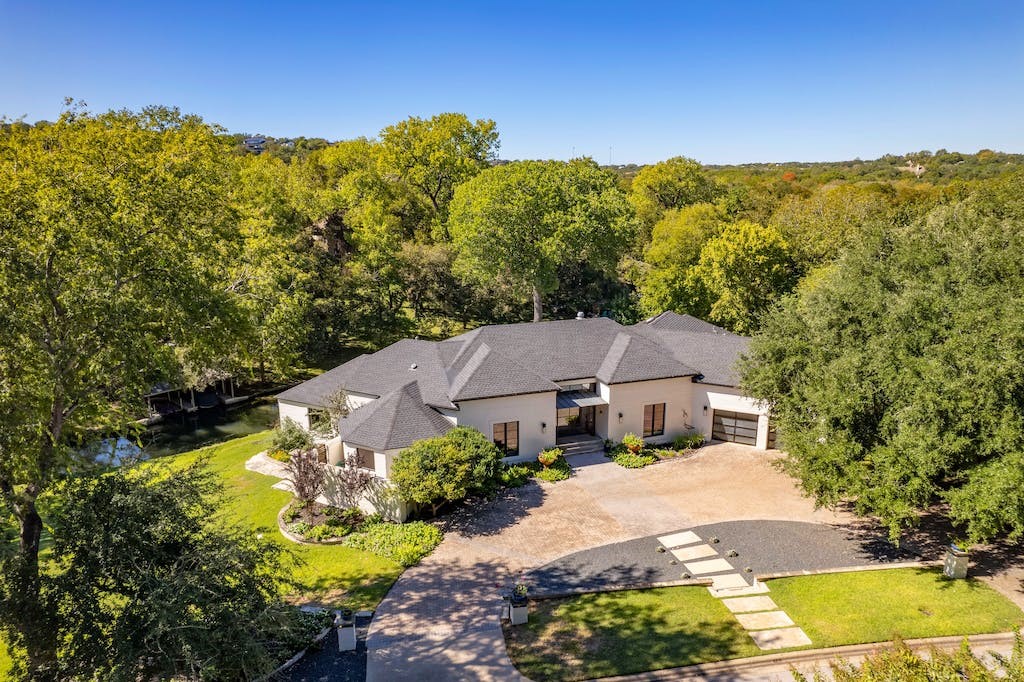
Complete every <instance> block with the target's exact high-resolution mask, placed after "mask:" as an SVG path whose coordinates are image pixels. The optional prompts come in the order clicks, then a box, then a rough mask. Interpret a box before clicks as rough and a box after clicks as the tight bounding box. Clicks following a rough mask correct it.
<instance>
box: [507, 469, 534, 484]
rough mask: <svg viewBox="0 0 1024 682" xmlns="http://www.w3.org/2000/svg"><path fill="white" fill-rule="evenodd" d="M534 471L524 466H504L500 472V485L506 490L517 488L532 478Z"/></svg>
mask: <svg viewBox="0 0 1024 682" xmlns="http://www.w3.org/2000/svg"><path fill="white" fill-rule="evenodd" d="M533 474H534V469H533V468H531V467H530V466H528V465H526V464H506V465H505V466H504V468H503V469H502V470H501V484H502V485H503V486H506V487H508V488H519V487H522V486H524V485H526V484H527V483H528V482H529V480H530V479H531V478H533Z"/></svg>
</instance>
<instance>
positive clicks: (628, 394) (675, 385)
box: [598, 377, 693, 443]
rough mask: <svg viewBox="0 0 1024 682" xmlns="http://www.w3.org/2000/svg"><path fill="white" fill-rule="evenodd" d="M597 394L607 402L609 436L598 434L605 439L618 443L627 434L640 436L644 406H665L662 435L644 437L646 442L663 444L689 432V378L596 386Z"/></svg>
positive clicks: (690, 422) (691, 408) (691, 412)
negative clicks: (663, 431) (620, 415)
mask: <svg viewBox="0 0 1024 682" xmlns="http://www.w3.org/2000/svg"><path fill="white" fill-rule="evenodd" d="M598 392H599V393H600V394H601V397H602V398H604V399H605V400H607V401H608V407H607V408H606V409H607V410H608V422H607V424H608V433H607V435H605V434H600V433H599V435H603V436H604V437H605V438H610V439H611V440H613V441H615V442H617V443H618V442H621V441H622V438H623V436H625V435H626V434H627V433H635V434H637V435H638V436H640V435H643V432H644V406H645V405H653V404H657V403H665V433H664V434H663V435H660V436H651V437H650V438H647V439H646V440H647V441H648V442H650V443H661V442H666V441H670V440H672V439H673V438H675V437H676V436H682V435H685V434H687V433H689V432H690V429H689V428H688V426H689V425H692V424H693V382H692V381H691V380H690V377H677V378H674V379H655V380H653V381H634V382H631V383H628V384H611V385H610V386H609V385H606V384H603V383H602V384H599V385H598ZM620 413H621V414H622V417H621V419H620V418H619V414H620ZM600 422H601V419H600V416H599V417H598V423H599V424H600Z"/></svg>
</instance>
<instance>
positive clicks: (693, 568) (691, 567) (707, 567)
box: [683, 559, 742, 577]
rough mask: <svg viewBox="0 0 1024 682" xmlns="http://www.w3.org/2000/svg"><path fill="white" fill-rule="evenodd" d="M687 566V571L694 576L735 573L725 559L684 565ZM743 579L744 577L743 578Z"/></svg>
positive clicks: (692, 562)
mask: <svg viewBox="0 0 1024 682" xmlns="http://www.w3.org/2000/svg"><path fill="white" fill-rule="evenodd" d="M683 565H684V566H686V570H687V571H689V572H690V573H692V574H693V575H701V574H702V573H723V572H725V571H735V570H736V569H735V568H733V566H732V564H730V563H729V562H728V561H726V560H725V559H707V560H705V561H691V562H689V563H686V564H683ZM741 577H742V576H741Z"/></svg>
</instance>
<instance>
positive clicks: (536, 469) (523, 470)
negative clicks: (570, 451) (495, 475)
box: [501, 450, 572, 488]
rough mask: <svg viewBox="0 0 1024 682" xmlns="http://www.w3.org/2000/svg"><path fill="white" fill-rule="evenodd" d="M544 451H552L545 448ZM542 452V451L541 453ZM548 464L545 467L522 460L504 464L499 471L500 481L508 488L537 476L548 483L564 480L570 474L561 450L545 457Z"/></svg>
mask: <svg viewBox="0 0 1024 682" xmlns="http://www.w3.org/2000/svg"><path fill="white" fill-rule="evenodd" d="M545 452H553V451H550V450H546V451H545ZM542 454H543V453H542ZM547 459H548V461H549V462H550V464H548V465H547V466H546V467H545V466H544V465H543V464H541V463H540V462H539V461H537V462H523V463H521V464H506V465H505V468H504V469H502V471H501V482H502V483H503V484H504V485H506V486H508V487H509V488H518V487H519V486H522V485H526V483H527V482H529V480H530V479H531V478H539V479H540V480H542V481H547V482H548V483H557V482H558V481H564V480H565V479H567V478H569V477H570V476H571V475H572V467H571V466H569V463H568V462H567V461H565V456H564V455H562V451H561V450H558V454H557V455H555V456H554V457H553V458H547Z"/></svg>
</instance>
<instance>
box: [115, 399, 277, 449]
mask: <svg viewBox="0 0 1024 682" xmlns="http://www.w3.org/2000/svg"><path fill="white" fill-rule="evenodd" d="M276 423H277V401H276V400H275V399H274V398H273V397H271V398H262V399H260V400H255V401H252V402H249V403H245V404H243V405H239V406H237V407H232V408H231V409H213V410H200V411H199V412H198V413H196V414H191V415H182V416H180V417H171V418H169V419H168V420H167V421H164V422H161V423H159V424H155V425H153V426H150V427H149V428H148V429H146V430H145V431H143V432H142V435H141V438H140V440H141V442H142V447H141V448H140V447H139V445H138V444H137V443H136V442H135V441H134V440H132V439H128V438H118V439H116V440H115V439H109V440H106V441H104V442H103V443H102V444H100V450H99V452H100V455H99V459H108V458H110V454H111V448H112V449H113V457H112V458H111V459H113V461H114V463H118V462H120V461H123V460H125V459H129V458H131V459H135V458H142V459H150V458H153V457H165V456H167V455H176V454H178V453H181V452H188V451H189V450H195V449H196V448H201V447H204V446H207V445H214V444H216V443H222V442H224V441H226V440H231V439H232V438H237V437H239V436H246V435H248V434H250V433H259V432H260V431H266V430H267V429H269V428H272V427H273V426H274V425H275V424H276Z"/></svg>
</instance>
